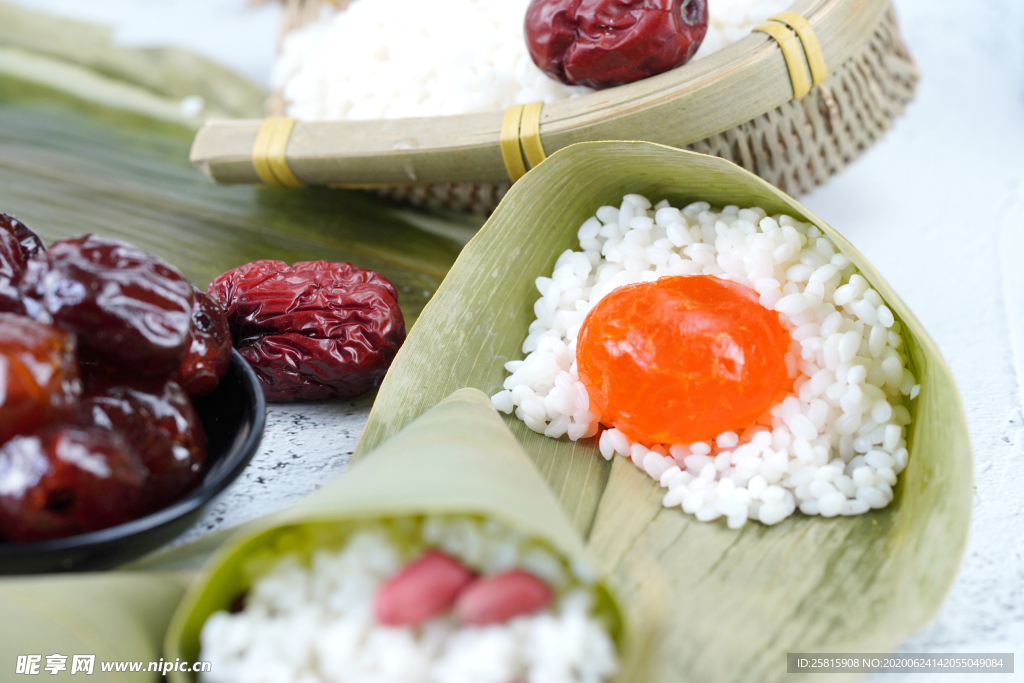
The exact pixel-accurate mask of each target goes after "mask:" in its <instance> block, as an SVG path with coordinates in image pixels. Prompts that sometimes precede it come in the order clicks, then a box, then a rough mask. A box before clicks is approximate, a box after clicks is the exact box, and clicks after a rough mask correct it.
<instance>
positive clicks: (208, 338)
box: [178, 287, 231, 396]
mask: <svg viewBox="0 0 1024 683" xmlns="http://www.w3.org/2000/svg"><path fill="white" fill-rule="evenodd" d="M192 296H193V300H192V327H191V329H190V330H189V345H188V350H187V351H186V352H185V358H184V359H183V360H182V361H181V367H180V368H179V369H178V383H179V384H180V385H181V388H182V389H184V390H185V391H186V392H187V393H188V395H189V396H205V395H206V394H208V393H210V392H211V391H213V390H214V389H215V388H216V387H217V384H218V383H219V382H220V379H221V377H223V376H224V373H225V372H227V370H228V365H229V364H230V363H231V328H230V327H229V326H228V319H227V317H226V316H225V315H224V309H223V308H222V307H221V306H220V304H218V303H217V302H216V301H214V300H213V299H211V298H210V297H209V296H207V294H206V292H203V291H202V290H200V289H197V288H196V287H193V288H192Z"/></svg>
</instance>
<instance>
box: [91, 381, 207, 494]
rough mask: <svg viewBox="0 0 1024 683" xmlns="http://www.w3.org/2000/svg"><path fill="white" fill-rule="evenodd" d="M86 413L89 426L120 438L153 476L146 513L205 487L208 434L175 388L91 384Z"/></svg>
mask: <svg viewBox="0 0 1024 683" xmlns="http://www.w3.org/2000/svg"><path fill="white" fill-rule="evenodd" d="M120 381H122V382H123V380H120ZM81 412H82V419H83V420H84V421H87V422H89V423H91V424H94V425H96V426H98V427H103V428H105V429H109V430H113V431H116V432H118V433H120V434H121V435H122V436H123V437H124V438H125V440H126V441H127V442H128V444H129V445H130V446H131V447H132V448H133V449H134V450H135V452H136V453H137V454H138V456H139V459H140V461H141V462H142V464H143V465H144V466H145V467H146V469H147V470H149V479H148V480H147V482H146V488H145V499H146V503H145V507H146V509H148V510H159V509H161V508H164V507H166V506H167V505H169V504H170V503H172V502H174V501H176V500H178V499H179V498H181V497H182V496H183V495H185V494H186V493H188V492H189V491H191V490H192V489H193V488H195V487H196V486H197V485H198V484H199V482H200V481H202V478H203V464H204V462H205V461H206V434H205V433H204V432H203V427H202V424H201V423H200V421H199V416H198V415H197V414H196V411H195V409H194V408H193V407H192V403H191V402H190V401H189V398H188V395H187V394H186V393H185V391H184V390H183V389H182V388H181V387H180V386H178V384H176V383H175V382H169V381H164V380H146V379H136V380H134V381H133V382H131V383H130V384H123V383H120V384H119V383H115V384H111V382H110V380H109V379H107V378H95V377H93V378H89V379H88V380H87V381H86V392H85V396H84V397H83V399H82V406H81Z"/></svg>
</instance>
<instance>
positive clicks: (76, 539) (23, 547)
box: [0, 348, 267, 563]
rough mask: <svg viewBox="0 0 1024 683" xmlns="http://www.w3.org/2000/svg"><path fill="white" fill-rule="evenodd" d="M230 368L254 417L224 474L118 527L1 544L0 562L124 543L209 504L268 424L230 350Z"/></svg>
mask: <svg viewBox="0 0 1024 683" xmlns="http://www.w3.org/2000/svg"><path fill="white" fill-rule="evenodd" d="M231 366H234V367H237V368H238V369H239V370H240V371H241V373H242V378H243V381H242V383H243V385H244V388H245V393H246V394H247V395H248V396H249V397H250V398H251V400H252V404H251V407H250V408H249V410H248V411H247V412H249V413H250V414H252V417H253V418H254V419H253V422H252V428H251V429H250V430H249V434H248V435H247V436H246V438H245V440H244V441H243V442H242V443H241V445H239V446H237V447H235V448H232V449H231V450H230V451H228V452H227V453H226V454H225V456H224V458H225V459H226V458H229V457H231V456H237V458H238V459H237V461H236V462H234V463H233V464H232V465H231V467H229V468H226V469H225V470H224V471H223V472H218V473H217V476H216V477H215V478H213V479H212V480H211V479H207V477H206V476H204V478H203V481H202V483H201V484H200V485H199V486H197V487H196V488H194V489H192V490H191V491H190V492H189V493H188V494H187V495H186V496H185V497H184V498H181V499H180V500H178V501H176V502H174V503H173V504H171V505H169V506H167V507H165V508H163V509H160V510H157V511H156V512H152V513H150V514H148V515H144V516H142V517H139V518H137V519H133V520H131V521H128V522H125V523H123V524H118V525H117V526H112V527H107V528H106V529H98V530H96V531H89V532H86V533H84V534H77V535H75V536H66V537H64V538H54V539H50V540H47V541H36V542H32V543H9V542H3V541H0V563H3V561H4V560H7V559H24V558H26V557H30V556H32V555H37V554H39V555H42V554H46V553H53V552H62V551H63V552H67V551H74V550H80V549H83V548H88V547H92V546H100V545H104V544H107V543H114V542H118V541H127V540H129V539H131V538H132V537H133V536H136V535H138V534H141V533H145V532H146V531H151V530H153V529H158V528H160V527H163V526H165V525H167V524H170V523H171V522H173V521H175V520H177V519H180V518H182V517H185V516H187V515H189V514H191V513H193V512H196V511H197V510H199V509H200V508H201V507H203V506H204V505H206V504H207V503H209V502H211V501H212V500H213V499H214V498H215V497H216V496H217V495H218V494H219V493H221V492H222V491H223V490H224V489H226V488H227V487H228V486H229V485H230V484H231V483H232V482H234V481H235V480H236V479H237V478H238V476H239V475H240V474H241V473H242V471H243V470H244V469H245V468H246V467H247V466H248V465H249V463H250V462H251V461H252V459H253V457H254V456H255V455H256V451H257V450H258V448H259V445H260V442H261V441H262V439H263V430H264V428H265V427H266V422H267V401H266V398H264V396H263V389H262V388H261V386H260V382H259V378H257V376H256V373H255V372H254V371H253V369H252V366H250V365H249V363H248V361H246V360H245V358H244V357H243V356H242V354H240V353H239V352H238V349H234V348H233V349H231V363H230V366H229V367H231Z"/></svg>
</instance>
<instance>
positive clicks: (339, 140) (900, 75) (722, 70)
mask: <svg viewBox="0 0 1024 683" xmlns="http://www.w3.org/2000/svg"><path fill="white" fill-rule="evenodd" d="M323 1H324V0H285V6H284V13H283V14H284V16H283V23H282V36H283V35H285V34H287V32H288V31H292V30H295V29H296V28H298V27H300V26H303V25H305V24H306V23H308V22H310V21H313V20H315V19H316V18H317V17H318V16H319V13H320V5H321V3H322V2H323ZM336 4H337V3H336ZM917 80H918V73H917V69H916V68H915V66H914V62H913V60H912V58H911V56H910V54H909V53H908V52H907V49H906V47H905V46H904V44H903V41H902V39H901V37H900V34H899V27H898V25H897V21H896V15H895V12H894V10H893V7H892V4H891V2H890V0H797V1H796V2H794V3H793V5H792V6H791V8H790V10H789V12H786V13H783V14H782V15H777V16H776V17H773V18H772V20H770V21H769V22H766V24H763V25H762V26H760V27H758V29H755V31H754V32H752V33H751V35H749V36H747V37H746V38H744V39H742V40H741V41H739V42H737V43H735V44H733V45H730V46H728V47H726V48H725V49H723V50H721V51H719V52H717V53H715V54H712V55H710V56H708V57H705V58H703V59H700V60H697V61H696V62H691V63H689V64H686V65H684V66H682V67H679V68H677V69H674V70H672V71H669V72H666V73H664V74H660V75H658V76H654V77H651V78H647V79H644V80H642V81H637V82H635V83H631V84H628V85H624V86H619V87H617V88H611V89H608V90H602V91H598V92H595V93H592V94H588V95H583V96H581V97H577V98H573V99H568V100H562V101H557V102H552V103H549V104H545V105H540V104H539V103H537V104H536V105H526V107H525V108H524V107H523V106H521V105H517V106H516V107H510V108H509V110H506V111H505V112H490V113H484V114H471V115H458V116H444V117H433V118H415V119H398V120H380V121H298V122H296V121H294V120H293V119H287V118H283V117H281V114H282V113H283V111H284V108H285V102H284V101H283V99H282V98H281V96H280V94H276V95H275V96H273V97H272V98H271V99H270V102H269V104H268V109H269V110H270V111H269V112H268V113H269V114H270V115H271V118H268V119H266V120H263V121H260V120H228V121H223V120H222V121H211V122H209V123H208V124H207V125H206V126H205V127H204V128H203V129H202V130H200V131H199V133H198V135H197V136H196V140H195V143H194V145H193V148H192V161H193V163H195V164H196V165H197V166H198V167H199V168H201V169H202V170H203V171H204V172H206V173H207V174H208V175H209V176H210V177H211V178H213V179H214V180H216V181H217V182H222V183H259V182H265V183H268V184H276V185H283V186H301V185H307V184H308V185H329V186H334V187H349V188H363V189H372V190H374V191H376V192H377V193H379V194H381V195H384V196H387V197H390V198H394V199H398V200H402V201H406V202H411V203H413V204H418V205H432V206H440V207H445V208H451V209H458V210H464V211H473V212H476V213H483V214H486V213H489V212H490V211H491V210H492V209H493V208H494V207H495V206H496V205H497V203H498V202H499V201H500V200H501V198H502V196H504V194H505V192H506V191H507V190H508V188H509V187H510V184H511V182H514V181H515V180H516V179H518V177H520V176H521V175H522V174H523V173H525V172H526V170H527V168H530V167H532V166H533V165H536V163H539V162H540V161H542V160H543V159H544V158H545V156H546V154H550V153H552V152H554V151H555V150H557V149H560V148H562V147H565V146H567V145H570V144H573V143H576V142H582V141H588V140H635V139H642V140H646V141H650V142H658V143H661V144H666V145H671V146H673V147H679V148H684V149H689V150H693V151H696V152H701V153H704V154H711V155H714V156H718V157H722V158H725V159H728V160H730V161H732V162H734V163H736V164H739V165H740V166H742V167H744V168H746V169H748V170H750V171H752V172H753V173H755V174H757V175H759V176H761V177H762V178H764V179H765V180H767V181H768V182H770V183H772V184H773V185H775V186H776V187H778V188H780V189H782V190H783V191H785V192H788V193H790V194H795V195H800V194H803V193H806V192H809V191H810V190H811V189H813V188H814V187H816V186H818V185H821V184H822V183H824V182H826V181H827V180H828V179H829V178H830V177H831V176H833V175H835V174H837V173H839V172H840V171H842V170H843V169H844V168H845V166H846V165H847V164H849V163H850V162H852V161H853V160H854V159H856V158H857V157H858V156H860V154H862V153H863V152H864V151H865V150H866V149H867V148H868V147H870V146H871V145H872V144H874V143H875V142H876V141H877V140H878V139H879V138H880V137H881V136H882V134H883V133H884V132H885V131H886V130H887V129H888V128H889V127H891V126H892V124H893V121H894V120H895V119H896V118H897V117H898V116H900V115H901V114H902V113H903V110H904V107H905V106H906V104H907V103H908V102H910V100H911V99H913V96H914V91H915V88H916V85H917Z"/></svg>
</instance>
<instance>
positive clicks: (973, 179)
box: [804, 0, 1024, 681]
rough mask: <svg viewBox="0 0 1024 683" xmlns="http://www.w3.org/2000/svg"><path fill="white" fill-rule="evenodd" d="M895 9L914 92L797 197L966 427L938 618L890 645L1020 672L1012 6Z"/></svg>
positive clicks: (1021, 80)
mask: <svg viewBox="0 0 1024 683" xmlns="http://www.w3.org/2000/svg"><path fill="white" fill-rule="evenodd" d="M896 6H897V10H898V12H899V17H900V22H901V26H902V30H903V34H904V37H905V38H906V40H907V42H908V43H909V47H910V50H911V52H912V54H913V55H914V57H915V59H916V60H917V62H918V66H919V67H920V69H921V72H922V80H921V86H920V90H919V93H918V97H917V100H916V101H915V102H914V103H913V104H912V105H911V107H910V108H909V110H908V112H907V115H906V117H904V118H903V119H900V120H899V121H898V122H897V124H896V128H895V129H894V130H893V131H892V132H891V133H890V134H889V135H888V136H887V137H886V139H885V140H884V141H883V142H882V143H881V144H880V145H878V146H876V147H874V148H873V149H871V150H870V151H869V152H868V153H867V154H866V155H865V156H864V157H863V158H862V159H861V160H860V161H859V162H857V163H856V164H854V165H853V166H852V167H851V168H850V169H848V170H847V172H846V173H844V174H843V175H842V176H840V177H838V178H836V179H834V180H833V181H832V182H831V183H830V184H829V185H827V186H826V187H824V188H822V189H820V190H818V191H817V192H815V193H814V194H813V195H811V196H809V197H805V198H804V201H805V202H806V203H807V205H808V206H809V207H810V208H811V209H812V210H813V211H815V212H816V213H817V214H818V215H820V216H822V217H823V218H824V219H825V220H826V221H828V222H829V223H830V224H831V225H832V226H834V227H835V228H837V229H838V230H839V231H840V232H842V233H844V234H845V235H846V236H847V237H848V238H849V239H850V240H851V241H852V242H853V243H855V244H856V245H857V247H858V248H859V249H861V250H862V251H863V252H864V253H865V254H866V255H867V257H868V258H870V259H871V260H872V262H874V263H875V265H876V266H878V268H879V270H880V271H881V272H882V273H883V274H884V276H885V277H886V278H887V279H888V280H889V282H890V283H892V285H893V287H894V288H895V289H896V291H897V292H899V293H900V296H901V297H903V299H904V300H905V301H906V302H907V304H908V305H909V306H910V308H911V309H912V310H913V311H914V313H915V314H916V315H917V317H918V318H919V319H920V320H921V322H922V323H923V324H924V326H925V328H926V329H927V330H928V331H929V333H930V334H931V336H932V337H933V339H935V341H936V343H937V344H938V346H939V348H940V349H941V350H942V353H943V355H944V356H945V358H946V361H947V362H948V363H949V366H950V368H951V369H952V371H953V375H954V377H955V378H956V381H957V383H958V385H959V387H960V391H961V397H962V399H963V402H964V406H965V408H966V412H967V418H968V422H969V424H970V428H971V438H972V441H973V445H974V457H975V487H976V494H975V505H974V513H973V514H974V516H973V520H972V527H971V535H970V540H969V542H968V548H967V553H966V556H965V558H964V563H963V567H962V569H961V574H960V577H959V579H958V580H957V583H956V585H955V587H954V589H953V591H952V593H951V594H950V596H949V599H948V600H947V601H946V604H945V606H944V607H943V609H942V611H941V613H940V614H939V616H938V617H937V619H936V620H935V621H934V622H933V623H932V624H931V625H930V626H929V627H927V628H925V629H924V630H923V631H922V632H920V633H919V634H917V635H916V636H914V637H912V638H910V639H909V640H908V641H907V642H905V643H904V644H903V647H902V650H903V651H904V652H947V651H960V652H1000V651H1002V652H1013V651H1016V656H1017V659H1018V661H1017V663H1016V668H1017V671H1018V672H1020V671H1022V670H1024V661H1022V659H1024V428H1022V419H1021V401H1020V389H1019V387H1020V383H1021V382H1020V378H1021V377H1022V374H1021V373H1024V364H1022V363H1024V63H1022V62H1024V3H1021V2H1020V1H1019V0H986V1H985V2H970V3H965V2H956V1H949V0H941V1H940V0H896ZM1015 347H1016V349H1015ZM926 676H927V674H917V675H904V676H898V675H894V674H888V675H885V676H882V675H878V676H875V677H874V679H877V680H879V681H880V680H886V681H893V680H899V681H917V680H924V679H925V677H926ZM949 678H950V679H955V680H957V681H961V680H963V681H967V680H977V681H989V680H995V679H993V678H992V677H990V676H983V675H975V676H973V677H972V676H968V675H964V674H956V675H951V676H950V677H949ZM1008 678H1011V677H1010V676H1002V677H1000V678H999V680H1006V679H1008ZM1012 678H1015V679H1018V680H1024V674H1021V673H1018V674H1015V675H1014V676H1013V677H1012ZM929 680H930V679H929Z"/></svg>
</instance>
